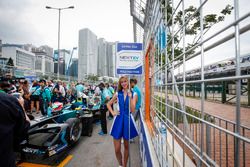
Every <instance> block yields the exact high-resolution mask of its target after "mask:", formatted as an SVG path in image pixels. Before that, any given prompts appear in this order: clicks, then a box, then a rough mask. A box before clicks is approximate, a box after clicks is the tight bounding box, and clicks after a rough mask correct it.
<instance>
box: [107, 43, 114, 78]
mask: <svg viewBox="0 0 250 167" xmlns="http://www.w3.org/2000/svg"><path fill="white" fill-rule="evenodd" d="M115 46H116V45H115V43H113V42H108V43H107V46H106V47H107V49H106V57H107V75H108V76H109V77H114V76H115Z"/></svg>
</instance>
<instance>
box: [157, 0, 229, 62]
mask: <svg viewBox="0 0 250 167" xmlns="http://www.w3.org/2000/svg"><path fill="white" fill-rule="evenodd" d="M161 8H162V13H163V19H166V21H165V25H166V27H167V29H168V34H167V40H168V41H167V55H168V58H169V59H170V61H171V60H172V53H174V57H175V58H176V57H178V56H179V55H181V54H182V53H183V51H184V48H183V47H179V46H178V44H179V43H180V41H181V38H180V37H182V35H183V34H182V33H183V32H182V31H180V35H179V36H177V35H176V36H175V37H174V39H171V35H173V34H171V33H172V32H171V31H172V19H173V22H174V25H175V26H178V28H180V27H182V26H183V25H184V24H185V35H189V36H193V37H194V38H193V39H194V40H193V41H192V42H190V43H187V46H186V48H185V51H187V50H189V49H190V48H192V47H193V46H195V45H196V44H197V43H198V42H199V40H200V37H199V35H200V30H201V25H200V12H199V11H197V8H196V7H194V6H189V7H188V8H186V9H185V10H184V12H183V11H178V12H177V13H176V15H175V16H174V18H172V11H173V9H172V0H168V1H167V4H165V0H163V1H161ZM232 10H233V7H232V6H231V5H229V4H228V5H226V6H225V8H224V9H222V10H221V12H220V13H218V14H214V13H212V14H207V15H205V16H203V25H202V26H203V31H204V34H205V33H207V32H208V31H209V30H210V29H211V27H212V26H214V25H215V24H217V23H219V22H222V21H224V20H225V16H226V15H230V14H231V13H232ZM183 13H185V15H184V22H183ZM172 40H173V41H174V45H175V47H174V52H173V50H172ZM155 47H156V48H157V46H155ZM193 53H194V51H190V52H188V53H187V52H186V57H188V56H190V55H192V54H193ZM156 54H157V55H156V56H155V57H156V58H155V62H156V63H158V59H159V58H160V55H158V52H156ZM182 59H183V58H182V56H181V58H179V59H178V60H182ZM159 62H161V61H159ZM164 64H165V59H164V60H163V65H164Z"/></svg>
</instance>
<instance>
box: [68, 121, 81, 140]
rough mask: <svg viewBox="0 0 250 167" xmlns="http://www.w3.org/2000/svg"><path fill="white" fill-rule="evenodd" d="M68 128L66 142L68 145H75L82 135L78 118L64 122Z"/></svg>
mask: <svg viewBox="0 0 250 167" xmlns="http://www.w3.org/2000/svg"><path fill="white" fill-rule="evenodd" d="M65 123H67V124H68V125H69V126H68V128H67V140H68V143H69V144H74V143H76V142H77V141H78V140H79V139H80V137H81V133H82V122H81V121H80V119H78V118H69V119H67V120H66V122H65Z"/></svg>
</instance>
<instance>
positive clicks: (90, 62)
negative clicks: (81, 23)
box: [78, 28, 98, 80]
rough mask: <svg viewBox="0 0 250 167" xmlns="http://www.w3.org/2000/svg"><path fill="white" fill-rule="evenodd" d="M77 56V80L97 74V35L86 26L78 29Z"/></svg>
mask: <svg viewBox="0 0 250 167" xmlns="http://www.w3.org/2000/svg"><path fill="white" fill-rule="evenodd" d="M78 58H79V59H78V80H82V79H84V78H85V77H86V76H87V75H97V65H98V42H97V36H96V35H95V34H94V33H93V32H92V31H90V30H89V29H88V28H84V29H81V30H80V31H79V41H78Z"/></svg>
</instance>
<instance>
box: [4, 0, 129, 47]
mask: <svg viewBox="0 0 250 167" xmlns="http://www.w3.org/2000/svg"><path fill="white" fill-rule="evenodd" d="M72 5H73V6H74V7H75V8H74V9H66V10H62V11H61V35H60V38H61V39H60V48H63V49H69V50H72V48H73V47H77V46H78V32H79V30H80V29H83V28H89V29H90V30H92V32H94V33H95V34H96V35H97V37H98V38H105V39H106V41H109V42H114V41H122V42H132V41H133V26H132V17H131V16H130V4H129V0H0V39H2V42H3V43H16V44H27V43H28V44H33V45H35V46H37V47H39V46H41V45H48V46H50V47H52V48H54V49H56V48H57V41H58V35H57V34H58V13H59V12H58V10H52V9H46V8H45V6H51V7H55V8H63V7H68V6H72Z"/></svg>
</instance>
